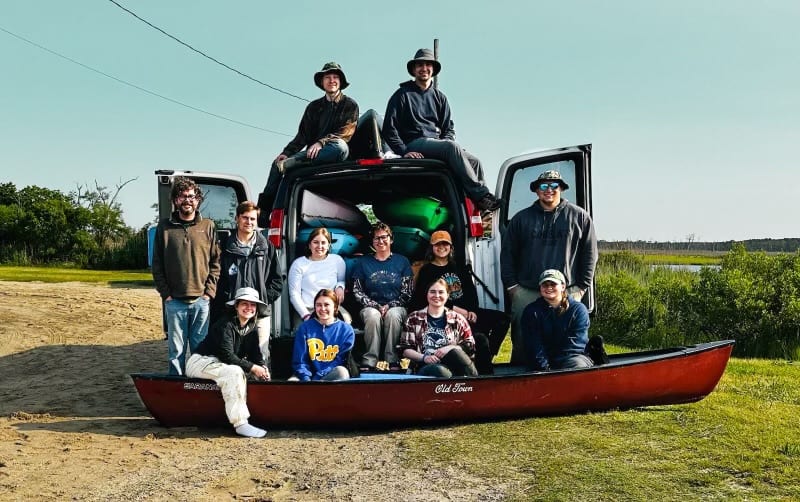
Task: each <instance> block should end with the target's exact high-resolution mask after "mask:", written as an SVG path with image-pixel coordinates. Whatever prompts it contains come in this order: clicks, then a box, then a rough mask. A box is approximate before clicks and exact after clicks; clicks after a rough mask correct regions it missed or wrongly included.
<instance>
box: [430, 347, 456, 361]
mask: <svg viewBox="0 0 800 502" xmlns="http://www.w3.org/2000/svg"><path fill="white" fill-rule="evenodd" d="M454 348H456V346H455V345H445V346H444V347H439V348H438V349H436V352H434V353H433V355H434V356H435V357H436V358H437V359H439V360H441V359H442V358H443V357H444V356H446V355H447V353H448V352H450V351H451V350H453V349H454ZM437 362H438V361H437Z"/></svg>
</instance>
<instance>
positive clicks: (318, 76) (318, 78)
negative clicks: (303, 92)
mask: <svg viewBox="0 0 800 502" xmlns="http://www.w3.org/2000/svg"><path fill="white" fill-rule="evenodd" d="M327 73H335V74H337V75H339V89H340V90H342V91H343V90H345V89H347V86H348V85H350V82H348V81H347V77H346V76H345V75H344V71H342V67H341V66H340V65H339V63H336V62H334V61H331V62H330V63H325V65H324V66H323V67H322V69H321V70H320V71H318V72H317V73H315V74H314V83H315V84H317V87H319V88H320V89H322V90H323V91H324V90H325V88H324V87H322V77H324V76H325V74H327Z"/></svg>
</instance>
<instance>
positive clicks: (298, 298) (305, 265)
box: [289, 254, 346, 317]
mask: <svg viewBox="0 0 800 502" xmlns="http://www.w3.org/2000/svg"><path fill="white" fill-rule="evenodd" d="M345 270H346V268H345V264H344V260H343V259H342V257H341V256H339V255H338V254H329V255H328V256H326V257H325V259H324V260H318V261H314V260H310V259H309V258H307V257H305V256H302V257H300V258H298V259H296V260H295V261H294V263H292V266H291V267H290V268H289V299H290V300H291V302H292V307H294V309H295V310H296V311H297V313H298V314H300V317H305V316H306V315H308V314H310V313H311V312H312V311H313V310H314V297H315V296H316V295H317V293H318V292H319V290H320V289H336V287H338V286H341V287H344V279H345Z"/></svg>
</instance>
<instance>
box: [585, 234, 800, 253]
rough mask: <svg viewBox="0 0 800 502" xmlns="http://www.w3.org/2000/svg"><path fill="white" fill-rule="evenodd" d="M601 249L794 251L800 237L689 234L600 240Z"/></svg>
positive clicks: (713, 251)
mask: <svg viewBox="0 0 800 502" xmlns="http://www.w3.org/2000/svg"><path fill="white" fill-rule="evenodd" d="M597 245H598V247H599V249H600V250H601V251H682V252H686V251H697V252H700V251H704V252H712V253H727V252H728V251H730V250H732V249H733V248H734V246H736V245H742V246H744V249H745V250H747V251H765V252H767V253H794V252H795V251H797V250H800V238H798V237H787V238H784V239H747V240H743V241H719V242H711V241H709V242H697V241H695V240H694V237H693V236H691V235H690V236H687V238H686V241H684V242H654V241H641V240H638V241H631V240H628V241H602V240H601V241H598V243H597Z"/></svg>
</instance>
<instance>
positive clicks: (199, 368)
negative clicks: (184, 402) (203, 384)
mask: <svg viewBox="0 0 800 502" xmlns="http://www.w3.org/2000/svg"><path fill="white" fill-rule="evenodd" d="M186 376H188V377H191V378H206V379H208V380H214V382H216V384H217V385H218V386H219V388H220V390H221V391H222V399H224V400H225V414H226V415H228V420H229V421H230V423H231V424H232V425H233V426H234V428H235V427H238V426H240V425H242V424H246V423H247V419H248V418H250V410H248V409H247V377H246V376H245V374H244V370H242V368H240V367H239V366H234V365H232V364H225V363H222V362H220V360H219V359H217V358H216V357H213V356H201V355H199V354H192V356H191V357H190V358H189V360H188V361H187V362H186Z"/></svg>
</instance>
